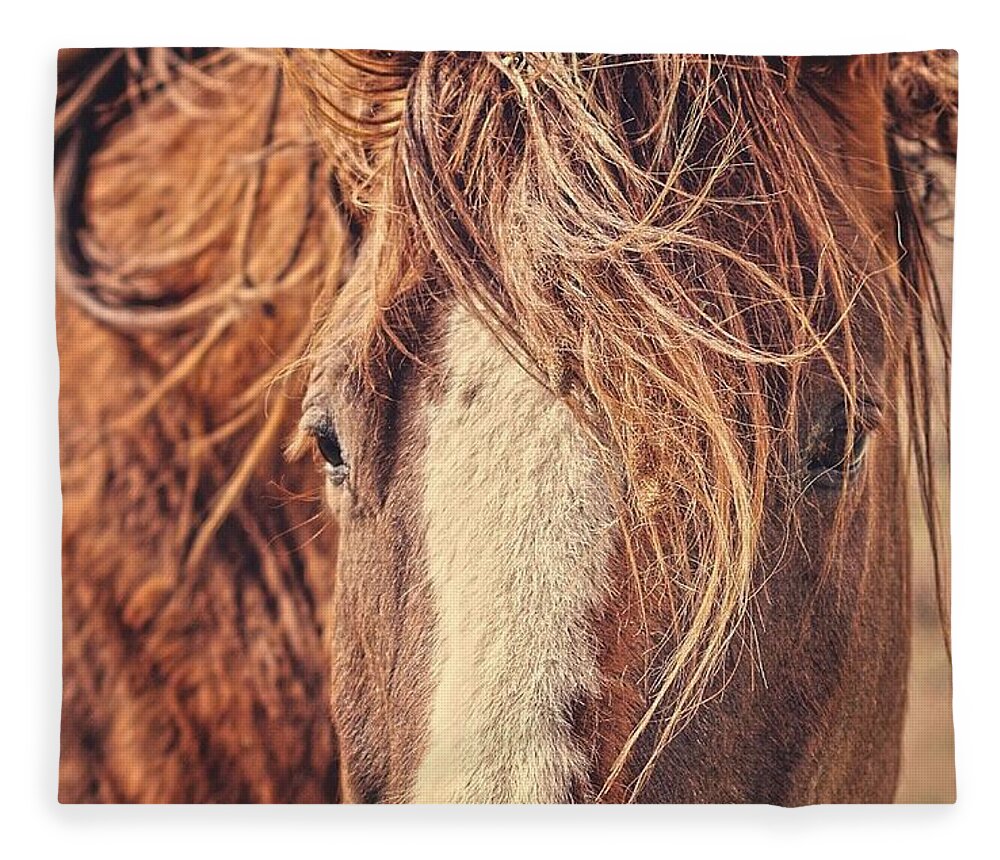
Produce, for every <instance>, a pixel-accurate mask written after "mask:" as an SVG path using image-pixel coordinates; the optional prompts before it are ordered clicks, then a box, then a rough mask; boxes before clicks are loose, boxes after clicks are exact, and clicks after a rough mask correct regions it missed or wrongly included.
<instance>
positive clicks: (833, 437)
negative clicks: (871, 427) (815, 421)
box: [806, 420, 870, 487]
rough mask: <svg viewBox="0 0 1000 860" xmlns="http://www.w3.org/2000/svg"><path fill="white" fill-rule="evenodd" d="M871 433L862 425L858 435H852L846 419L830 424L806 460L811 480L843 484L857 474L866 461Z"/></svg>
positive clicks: (834, 485)
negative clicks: (830, 426)
mask: <svg viewBox="0 0 1000 860" xmlns="http://www.w3.org/2000/svg"><path fill="white" fill-rule="evenodd" d="M869 435H870V434H869V431H868V430H867V429H866V428H864V427H858V428H857V429H856V430H855V431H854V438H853V439H849V437H850V431H849V429H848V426H847V422H846V421H844V420H841V421H839V422H838V423H837V424H836V425H835V426H833V427H832V428H830V430H828V431H827V433H826V434H825V435H824V436H823V437H822V438H821V439H820V440H819V441H818V443H817V444H816V446H815V447H814V448H813V450H812V452H811V453H810V456H809V460H808V461H807V463H806V469H807V471H808V473H809V479H810V481H809V482H810V484H811V485H812V484H819V485H820V486H827V487H837V486H842V485H843V483H844V481H845V480H847V479H849V478H851V477H853V476H854V475H855V474H857V473H858V472H859V471H860V469H861V466H862V464H863V463H864V459H865V450H866V449H867V447H868V437H869ZM849 441H850V448H849V449H848V442H849Z"/></svg>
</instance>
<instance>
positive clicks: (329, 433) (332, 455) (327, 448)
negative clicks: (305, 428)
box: [314, 429, 348, 487]
mask: <svg viewBox="0 0 1000 860" xmlns="http://www.w3.org/2000/svg"><path fill="white" fill-rule="evenodd" d="M314 438H315V440H316V449H317V450H318V451H319V455H320V456H321V457H322V458H323V460H324V466H323V469H324V471H325V472H326V476H327V478H328V479H329V481H330V483H332V484H334V485H336V486H338V487H339V486H340V485H341V484H343V483H344V481H346V480H347V473H348V467H347V463H346V462H345V460H344V454H343V451H342V450H341V448H340V440H339V439H338V438H337V434H336V433H334V432H333V430H329V429H324V430H318V431H317V432H316V434H315V437H314Z"/></svg>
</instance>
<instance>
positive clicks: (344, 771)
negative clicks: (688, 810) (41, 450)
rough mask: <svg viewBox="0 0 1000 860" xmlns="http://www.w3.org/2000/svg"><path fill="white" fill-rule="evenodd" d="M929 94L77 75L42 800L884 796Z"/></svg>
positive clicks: (142, 61)
mask: <svg viewBox="0 0 1000 860" xmlns="http://www.w3.org/2000/svg"><path fill="white" fill-rule="evenodd" d="M953 65H954V58H953V56H952V55H950V54H947V53H930V54H913V55H906V54H903V55H891V56H890V55H885V56H865V57H852V58H832V57H830V58H810V59H800V58H760V57H698V56H695V57H691V56H635V57H632V56H606V55H548V54H502V53H486V54H459V53H428V54H414V53H400V52H370V51H364V52H362V51H357V52H352V51H300V50H295V51H286V52H279V53H277V54H275V53H266V52H253V51H248V52H236V51H221V52H212V51H188V52H181V53H175V52H169V51H165V50H162V49H159V50H151V51H149V52H138V51H117V52H108V53H105V54H101V55H97V56H93V57H89V58H85V59H83V60H81V59H80V57H78V56H77V55H75V54H74V55H73V56H67V57H66V62H65V66H66V68H65V69H64V70H61V78H63V79H64V80H65V81H66V85H65V87H64V91H63V94H62V96H61V98H60V101H59V107H58V109H57V117H56V131H57V173H56V192H57V193H56V196H57V206H58V209H57V212H58V220H57V223H58V225H59V235H58V240H59V241H58V251H59V254H58V257H57V262H58V269H57V280H58V283H59V287H60V290H59V308H58V313H59V338H60V354H61V356H62V358H63V364H62V366H63V393H62V400H61V419H60V420H61V425H62V439H61V443H62V461H63V475H64V498H65V499H66V513H65V519H64V583H63V584H64V612H65V615H66V619H67V623H66V625H65V628H64V637H65V638H64V679H65V683H64V711H63V750H62V759H61V774H60V798H61V799H63V800H73V801H76V800H95V799H96V800H133V801H134V800H140V801H143V800H144V801H150V800H153V801H176V800H185V801H188V802H192V801H205V800H223V801H226V800H228V801H233V800H239V801H300V800H306V801H316V800H344V801H361V802H375V801H385V802H404V801H413V802H571V801H572V802H590V801H601V802H625V801H638V802H769V803H778V804H785V805H797V804H803V803H813V802H837V801H849V802H869V801H870V802H881V801H888V800H891V799H892V795H893V791H894V788H895V783H896V777H897V772H898V766H899V746H900V731H901V726H902V720H903V712H904V706H905V698H906V690H905V679H906V671H907V650H908V640H909V617H908V608H909V607H908V600H907V587H908V585H907V584H908V577H909V569H910V566H911V558H910V551H909V519H910V509H911V503H910V501H909V499H908V484H909V483H916V485H917V487H918V492H917V498H916V500H915V502H916V503H917V504H919V505H920V506H921V507H922V508H923V509H924V515H925V516H926V518H927V519H928V521H929V523H930V526H931V534H932V536H933V541H932V546H933V548H934V551H935V557H936V558H937V555H938V554H940V555H941V556H942V558H941V559H938V562H937V570H938V572H939V574H940V576H941V577H942V580H943V577H944V567H945V565H946V561H945V560H944V559H943V553H944V549H945V547H944V539H943V537H942V535H941V533H940V529H939V528H938V526H939V523H938V516H939V514H938V503H937V488H936V486H935V480H934V477H935V476H934V469H933V468H932V466H933V464H932V462H931V456H930V441H931V434H932V432H933V431H934V424H935V421H936V420H937V419H936V417H935V415H934V412H933V407H934V389H935V381H936V373H935V369H934V358H935V355H936V354H938V353H940V354H941V355H943V357H944V361H945V362H947V319H946V313H945V310H944V307H943V304H942V300H941V298H940V296H939V294H938V290H937V285H936V283H935V280H934V277H933V272H932V270H931V267H930V262H929V259H928V255H927V251H926V247H925V244H924V238H923V232H924V230H925V229H926V224H925V223H924V222H925V220H926V219H924V218H923V217H922V216H923V212H924V204H925V202H926V201H925V200H924V199H923V197H922V196H921V194H922V192H924V191H926V190H927V189H926V188H925V187H923V186H921V185H919V183H918V181H917V180H919V179H922V176H923V175H922V173H921V172H920V171H918V170H914V169H913V168H912V164H911V162H910V161H909V160H908V159H907V151H906V149H905V147H904V145H903V140H904V139H905V140H907V141H909V142H914V143H915V145H917V146H919V147H922V148H925V149H933V150H934V151H940V152H943V153H945V154H946V155H948V156H952V155H953V153H954V133H955V127H954V122H955V106H956V86H957V84H956V80H955V76H954V68H953ZM248 115H250V116H252V117H254V119H252V120H248V118H247V117H248ZM122 206H127V207H128V209H129V211H130V212H132V213H133V219H131V220H129V221H125V220H124V219H120V218H117V217H115V216H116V212H117V211H118V210H119V209H120V208H121V207H122ZM95 378H96V379H101V380H103V381H104V383H105V385H103V386H94V385H93V381H94V379H95ZM123 379H125V380H127V384H126V385H121V384H120V383H121V380H123ZM275 380H276V381H275ZM943 399H944V400H945V401H946V392H945V394H944V395H943ZM297 407H298V409H299V411H301V421H294V420H293V418H292V414H291V413H292V412H293V411H296V408H297ZM296 423H297V424H298V427H297V429H295V428H294V427H293V425H294V424H296ZM288 437H291V441H290V442H289V443H288V445H287V449H288V453H289V459H285V458H283V457H282V456H281V451H280V449H281V440H282V439H283V438H288ZM310 448H311V449H312V450H313V452H314V459H315V461H316V468H313V467H312V466H311V465H310V464H308V463H307V462H305V461H306V459H307V458H306V457H305V456H304V455H305V454H306V453H307V451H308V450H309V449H310ZM911 473H912V474H911ZM911 479H912V480H911ZM150 487H153V488H154V490H155V492H152V491H151V490H150ZM313 495H321V496H322V497H323V499H324V502H325V506H326V507H327V508H328V509H329V511H330V512H331V513H332V516H328V518H326V519H325V522H324V523H318V521H317V513H316V511H315V506H314V504H313V502H312V496H313ZM95 511H97V513H96V514H95ZM325 516H326V515H325ZM941 603H942V606H943V598H942V600H941ZM942 611H943V610H942ZM327 700H328V701H329V704H330V707H329V715H328V714H327V709H326V707H325V703H326V701H327ZM331 718H332V719H331Z"/></svg>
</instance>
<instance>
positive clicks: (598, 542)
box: [413, 311, 614, 803]
mask: <svg viewBox="0 0 1000 860" xmlns="http://www.w3.org/2000/svg"><path fill="white" fill-rule="evenodd" d="M445 355H446V358H447V362H448V373H449V376H448V380H449V382H448V390H447V392H446V394H445V396H444V399H443V402H442V403H441V404H440V405H438V406H435V407H432V411H431V413H430V421H429V429H428V433H429V438H428V446H427V452H426V460H425V466H424V469H425V479H426V480H425V488H426V489H425V494H426V495H425V498H424V500H423V506H424V516H425V519H426V522H427V539H426V551H427V564H428V576H429V580H430V586H431V590H432V594H433V600H434V604H435V608H436V611H437V619H436V630H435V633H436V637H435V638H436V642H435V646H434V647H435V651H434V654H433V655H432V659H431V667H432V672H433V677H432V689H433V694H432V697H431V702H430V710H429V716H428V726H427V747H426V750H425V754H424V757H423V760H422V762H421V764H420V767H419V769H418V772H417V775H416V781H415V784H414V789H413V800H414V801H416V802H424V803H439V802H466V803H497V802H499V803H503V802H509V803H544V802H560V801H565V800H567V799H568V798H569V791H570V789H571V783H572V780H573V779H574V777H583V776H584V775H585V774H586V769H587V756H586V753H585V751H584V750H582V749H580V748H579V745H578V744H577V743H575V741H574V738H573V736H572V731H571V726H570V709H571V707H572V705H573V704H574V702H576V701H577V700H579V699H580V698H581V697H583V696H585V695H588V694H593V693H594V692H596V689H597V682H598V672H597V665H596V656H595V646H594V639H593V633H592V631H591V630H590V629H589V625H588V622H589V617H588V616H589V613H590V611H591V610H592V609H593V607H594V606H595V605H596V604H597V603H598V601H599V600H601V599H602V597H603V595H604V593H605V589H606V582H605V567H606V563H607V560H608V556H609V553H610V549H611V538H610V535H611V531H612V529H611V524H612V522H613V519H614V515H613V508H612V505H611V502H610V498H609V494H608V491H607V488H606V487H605V485H604V482H603V478H602V473H601V469H600V466H599V464H598V462H597V460H596V457H595V456H594V454H593V453H592V451H591V450H590V447H589V446H588V444H587V442H586V441H585V439H584V437H583V434H582V433H581V432H580V430H579V428H578V427H577V424H576V421H575V419H574V418H573V417H572V415H571V414H570V412H569V410H568V409H567V408H566V406H565V405H563V404H562V403H560V402H558V401H557V400H556V399H554V398H553V397H552V396H551V395H550V394H549V393H548V392H546V391H545V390H544V389H543V388H542V387H541V386H539V385H538V383H536V382H535V381H534V380H533V379H531V377H530V376H529V375H528V374H527V373H526V372H525V371H524V370H523V369H522V368H521V367H519V366H518V365H517V363H516V362H515V361H514V360H513V359H512V358H511V357H510V356H509V355H508V354H507V353H506V352H505V351H504V350H503V349H502V348H501V347H500V346H499V345H498V344H497V343H496V342H495V341H494V339H493V338H492V337H491V335H490V334H489V333H488V332H487V331H486V330H485V329H484V328H483V327H482V326H481V325H480V324H479V323H477V322H475V321H474V320H473V319H472V317H470V316H469V315H468V314H467V313H466V312H464V311H456V312H455V313H454V314H453V316H452V319H451V322H450V326H449V329H448V335H447V341H446V344H445ZM470 385H473V386H475V387H476V394H475V397H474V398H473V399H472V400H471V402H467V400H468V398H467V397H465V396H463V393H464V392H465V390H466V389H467V388H468V386H470Z"/></svg>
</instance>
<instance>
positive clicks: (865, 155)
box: [799, 54, 896, 232]
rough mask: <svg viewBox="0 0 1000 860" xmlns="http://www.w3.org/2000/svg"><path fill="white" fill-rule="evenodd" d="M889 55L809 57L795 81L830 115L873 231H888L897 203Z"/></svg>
mask: <svg viewBox="0 0 1000 860" xmlns="http://www.w3.org/2000/svg"><path fill="white" fill-rule="evenodd" d="M889 59H890V57H889V55H888V54H863V55H859V56H852V57H809V58H804V59H802V61H801V66H800V72H799V83H800V85H801V86H802V87H803V88H804V89H805V90H806V91H807V92H808V93H809V95H810V96H811V97H812V98H813V99H814V100H815V101H816V103H817V104H818V105H819V106H820V107H822V108H823V109H824V110H825V111H826V113H827V114H828V115H829V118H830V120H831V121H832V123H833V126H834V131H835V133H836V136H837V142H838V144H839V148H840V151H841V154H842V157H843V159H844V165H845V167H846V170H847V173H848V178H849V181H850V183H851V185H852V186H853V187H854V188H855V189H857V192H858V196H859V199H860V200H861V203H862V206H863V208H864V210H865V212H866V213H867V215H868V216H869V218H870V220H871V225H872V227H873V228H874V229H876V230H877V231H880V232H881V231H884V230H886V229H891V225H892V223H893V213H894V212H895V209H896V199H895V194H894V191H893V183H892V176H891V175H890V172H889V166H888V165H889V151H888V134H889V130H890V117H889V114H888V111H887V110H886V93H887V87H888V82H889V71H890V65H889Z"/></svg>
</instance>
